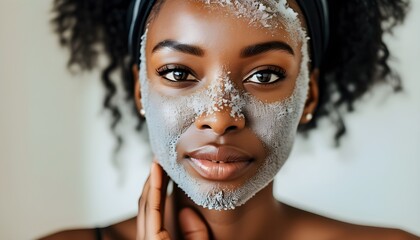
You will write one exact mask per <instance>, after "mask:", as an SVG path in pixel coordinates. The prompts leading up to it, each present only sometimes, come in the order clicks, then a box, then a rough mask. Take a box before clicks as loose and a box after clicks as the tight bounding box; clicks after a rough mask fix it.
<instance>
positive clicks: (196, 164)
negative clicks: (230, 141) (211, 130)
mask: <svg viewBox="0 0 420 240" xmlns="http://www.w3.org/2000/svg"><path fill="white" fill-rule="evenodd" d="M186 158H187V159H188V162H189V164H190V165H191V166H192V167H193V168H194V170H195V171H196V172H197V173H199V174H200V175H201V176H202V177H203V178H205V179H208V180H212V181H229V180H234V179H235V178H238V177H240V176H242V175H243V174H244V173H245V172H246V171H247V169H248V168H249V166H250V165H251V163H252V162H253V158H252V156H251V155H250V154H248V153H247V152H245V151H243V150H242V149H238V148H236V147H232V146H213V145H207V146H204V147H201V148H199V149H196V150H194V151H192V152H189V153H187V154H186Z"/></svg>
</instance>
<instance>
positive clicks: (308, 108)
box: [300, 68, 319, 124]
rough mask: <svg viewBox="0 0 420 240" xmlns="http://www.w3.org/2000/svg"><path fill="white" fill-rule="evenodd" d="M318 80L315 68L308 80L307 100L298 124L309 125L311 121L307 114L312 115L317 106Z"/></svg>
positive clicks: (317, 70)
mask: <svg viewBox="0 0 420 240" xmlns="http://www.w3.org/2000/svg"><path fill="white" fill-rule="evenodd" d="M318 78H319V69H318V68H315V69H314V70H312V72H311V76H310V80H309V91H308V98H307V99H306V103H305V108H304V109H303V115H302V117H301V119H300V124H307V123H309V122H310V121H311V120H312V119H311V118H308V116H309V114H314V112H315V109H316V107H317V106H318V102H319V86H318Z"/></svg>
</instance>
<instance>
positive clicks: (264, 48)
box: [241, 41, 295, 58]
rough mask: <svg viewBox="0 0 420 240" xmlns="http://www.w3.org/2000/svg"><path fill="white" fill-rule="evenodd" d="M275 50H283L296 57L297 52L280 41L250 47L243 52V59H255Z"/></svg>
mask: <svg viewBox="0 0 420 240" xmlns="http://www.w3.org/2000/svg"><path fill="white" fill-rule="evenodd" d="M273 50H281V51H285V52H287V53H289V54H290V55H293V56H294V55H295V52H294V51H293V49H292V47H291V46H290V45H289V44H287V43H285V42H280V41H271V42H264V43H258V44H255V45H251V46H248V47H246V48H244V49H243V50H242V51H241V57H242V58H247V57H253V56H255V55H258V54H262V53H265V52H269V51H273Z"/></svg>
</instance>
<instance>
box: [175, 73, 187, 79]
mask: <svg viewBox="0 0 420 240" xmlns="http://www.w3.org/2000/svg"><path fill="white" fill-rule="evenodd" d="M174 78H175V80H177V81H181V80H185V79H186V78H187V73H186V72H180V71H178V72H174Z"/></svg>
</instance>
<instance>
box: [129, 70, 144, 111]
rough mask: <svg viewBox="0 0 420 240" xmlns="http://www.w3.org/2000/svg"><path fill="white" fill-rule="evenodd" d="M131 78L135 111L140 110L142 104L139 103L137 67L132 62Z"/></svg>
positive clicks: (139, 92)
mask: <svg viewBox="0 0 420 240" xmlns="http://www.w3.org/2000/svg"><path fill="white" fill-rule="evenodd" d="M132 72H133V78H134V101H135V102H136V107H137V111H139V113H140V112H141V111H142V109H143V106H142V104H141V91H140V89H141V88H140V79H139V67H138V66H137V65H136V64H134V65H133V67H132Z"/></svg>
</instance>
